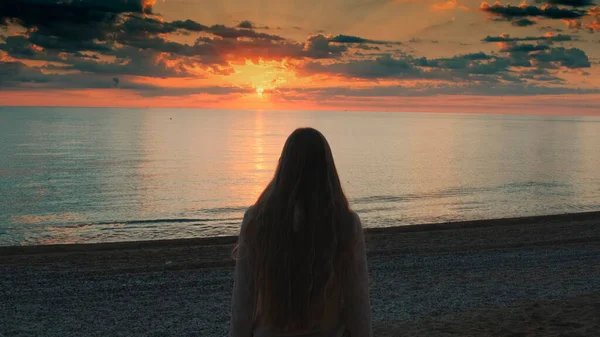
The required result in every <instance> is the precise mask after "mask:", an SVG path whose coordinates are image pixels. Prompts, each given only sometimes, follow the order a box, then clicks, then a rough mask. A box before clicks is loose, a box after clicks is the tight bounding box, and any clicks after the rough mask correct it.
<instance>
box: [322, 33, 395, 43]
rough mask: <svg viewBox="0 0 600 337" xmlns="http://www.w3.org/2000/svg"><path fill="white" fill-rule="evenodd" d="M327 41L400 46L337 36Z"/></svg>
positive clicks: (347, 36) (356, 37)
mask: <svg viewBox="0 0 600 337" xmlns="http://www.w3.org/2000/svg"><path fill="white" fill-rule="evenodd" d="M329 41H331V42H335V43H363V44H402V43H400V42H391V41H377V40H369V39H364V38H362V37H358V36H350V35H337V36H334V37H331V38H329Z"/></svg>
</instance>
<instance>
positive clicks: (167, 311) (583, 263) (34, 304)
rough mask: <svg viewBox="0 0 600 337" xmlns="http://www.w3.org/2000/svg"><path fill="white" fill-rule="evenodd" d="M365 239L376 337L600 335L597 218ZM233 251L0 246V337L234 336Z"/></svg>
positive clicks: (193, 244)
mask: <svg viewBox="0 0 600 337" xmlns="http://www.w3.org/2000/svg"><path fill="white" fill-rule="evenodd" d="M366 233H367V246H368V250H369V251H368V255H369V268H370V274H371V297H372V305H373V326H374V332H375V336H407V335H408V336H513V337H516V336H600V212H595V213H585V214H570V215H556V216H546V217H529V218H518V219H503V220H486V221H473V222H463V223H453V224H440V225H420V226H410V227H394V228H385V229H370V230H367V231H366ZM235 240H236V238H235V237H220V238H207V239H185V240H170V241H151V242H130V243H109V244H91V245H64V246H60V245H58V246H34V247H0V336H225V335H226V334H227V331H228V320H229V301H230V296H231V286H232V282H233V280H232V266H233V262H232V260H231V258H230V251H231V247H232V245H233V244H234V243H235Z"/></svg>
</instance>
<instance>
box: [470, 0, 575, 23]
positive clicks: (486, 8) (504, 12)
mask: <svg viewBox="0 0 600 337" xmlns="http://www.w3.org/2000/svg"><path fill="white" fill-rule="evenodd" d="M479 10H481V11H483V12H486V13H489V14H491V15H495V16H499V17H502V18H505V19H509V20H510V19H514V18H527V17H543V18H548V19H577V18H581V17H583V16H585V15H586V11H583V10H578V9H566V8H558V7H552V6H543V7H537V6H530V5H526V4H523V5H519V6H512V5H506V6H504V5H502V4H500V3H495V4H493V5H490V4H488V3H487V2H483V3H482V4H481V7H480V8H479Z"/></svg>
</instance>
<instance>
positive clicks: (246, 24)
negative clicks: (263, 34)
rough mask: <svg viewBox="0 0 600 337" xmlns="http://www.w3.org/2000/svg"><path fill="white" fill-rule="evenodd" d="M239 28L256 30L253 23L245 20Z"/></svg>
mask: <svg viewBox="0 0 600 337" xmlns="http://www.w3.org/2000/svg"><path fill="white" fill-rule="evenodd" d="M237 27H238V28H245V29H254V28H255V27H254V24H253V23H252V22H251V21H248V20H244V21H242V22H240V23H239V24H238V25H237Z"/></svg>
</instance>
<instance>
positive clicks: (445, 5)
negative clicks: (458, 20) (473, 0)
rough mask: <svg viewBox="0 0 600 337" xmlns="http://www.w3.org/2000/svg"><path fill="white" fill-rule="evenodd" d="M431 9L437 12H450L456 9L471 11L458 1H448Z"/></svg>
mask: <svg viewBox="0 0 600 337" xmlns="http://www.w3.org/2000/svg"><path fill="white" fill-rule="evenodd" d="M431 7H432V8H433V9H435V10H448V9H454V8H460V9H464V10H470V8H469V7H467V6H463V5H459V4H458V1H457V0H448V1H447V2H444V3H441V4H434V5H432V6H431Z"/></svg>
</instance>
